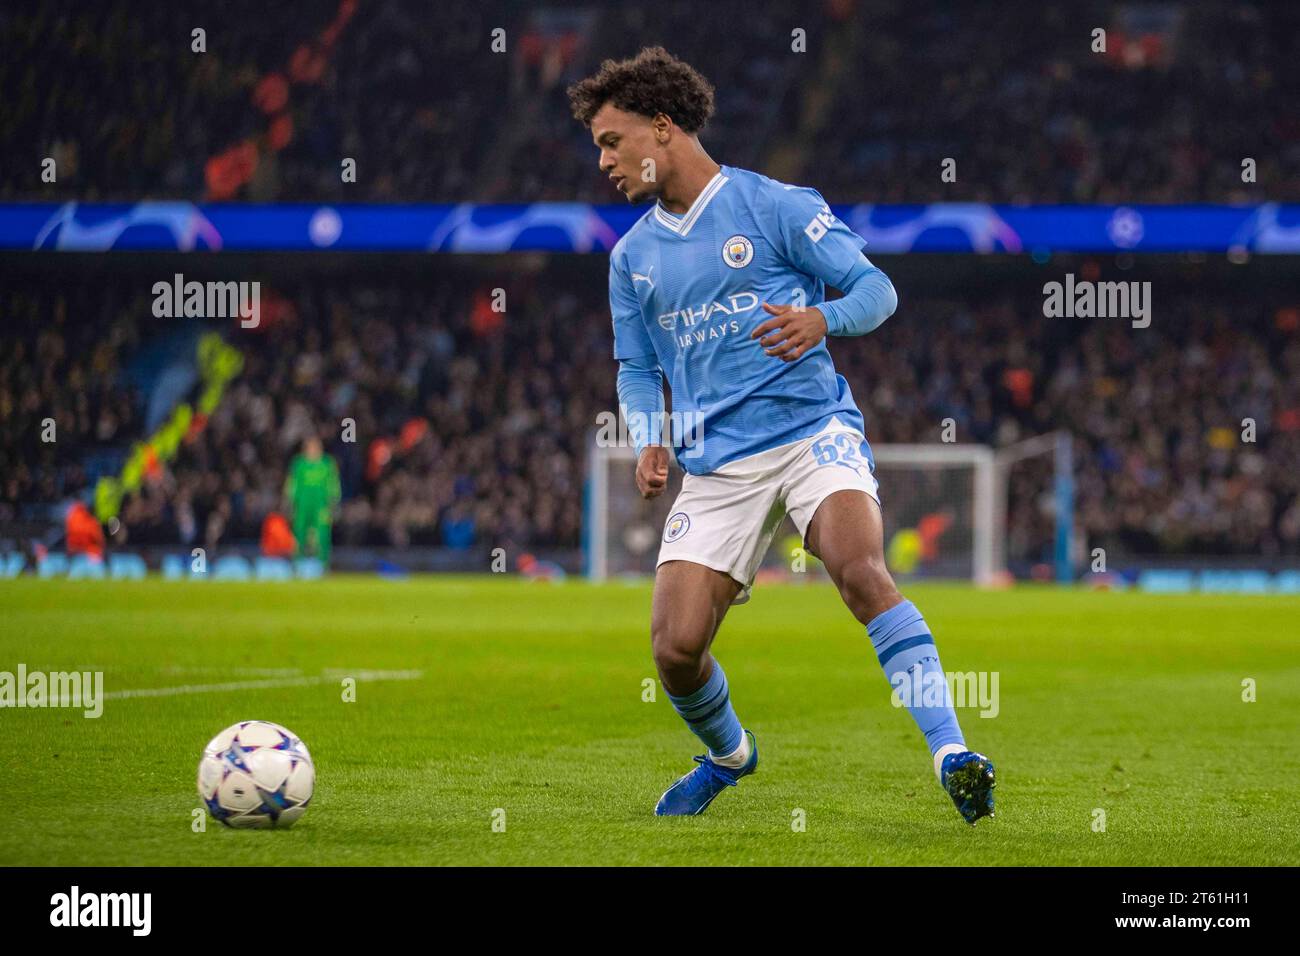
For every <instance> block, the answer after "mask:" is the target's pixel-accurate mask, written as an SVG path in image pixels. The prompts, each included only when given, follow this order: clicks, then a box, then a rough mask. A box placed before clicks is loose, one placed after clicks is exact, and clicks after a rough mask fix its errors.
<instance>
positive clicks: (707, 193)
mask: <svg viewBox="0 0 1300 956" xmlns="http://www.w3.org/2000/svg"><path fill="white" fill-rule="evenodd" d="M724 168H725V167H721V166H720V167H718V171H717V172H716V173H714V174H713V178H712V179H710V180H709V181H708V183H707V184H706V185H705V187H704V188H703V189H702V190H700V194H699V195H698V196H696V197H695V201H694V202H693V203H691V207H690V208H689V209H687V210H686V212H684V213H682V214H681V215H680V216H679V215H676V214H675V213H671V212H669V211H668V210H667V209H665V208H664V206H663V203H661V202H658V201H656V202H655V219H656V220H658V222H659V224H660V225H661V226H663V227H664V228H665V229H667V230H668V231H669V232H675V233H677V235H679V236H686V235H688V234H689V233H690V231H691V227H692V226H694V225H695V221H696V220H697V219H699V218H700V214H701V213H703V212H704V208H705V207H706V206H707V205H708V204H709V202H710V201H711V200H712V199H713V197H714V196H716V195H717V194H718V191H719V190H720V189H722V187H723V186H725V185H726V184H727V183H728V182H729V181H730V177H729V176H726V175H724V174H723V172H722V170H723V169H724Z"/></svg>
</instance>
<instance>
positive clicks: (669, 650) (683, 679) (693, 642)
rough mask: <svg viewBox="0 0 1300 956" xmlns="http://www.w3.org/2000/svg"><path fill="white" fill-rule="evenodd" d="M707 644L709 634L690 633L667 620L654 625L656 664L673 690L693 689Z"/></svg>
mask: <svg viewBox="0 0 1300 956" xmlns="http://www.w3.org/2000/svg"><path fill="white" fill-rule="evenodd" d="M707 645H708V637H707V635H704V634H691V633H687V632H686V631H685V630H684V629H683V628H681V627H680V626H677V627H675V626H673V625H672V624H665V625H662V626H660V627H654V628H652V629H651V647H652V652H653V654H654V661H655V667H656V668H657V669H658V671H659V678H660V680H661V681H662V682H663V684H664V686H665V687H666V688H668V690H669V692H670V693H678V692H681V693H689V692H690V690H691V689H692V684H693V683H694V682H697V678H698V677H699V674H700V671H701V669H702V665H703V662H704V652H705V650H706V648H707ZM683 688H685V689H684V690H683Z"/></svg>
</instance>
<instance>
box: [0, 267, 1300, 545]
mask: <svg viewBox="0 0 1300 956" xmlns="http://www.w3.org/2000/svg"><path fill="white" fill-rule="evenodd" d="M583 272H584V273H586V274H587V276H588V278H587V279H582V280H578V281H575V279H574V277H573V276H572V275H571V274H568V273H564V274H560V273H555V272H551V271H546V270H544V271H542V272H540V273H537V274H536V275H534V276H532V277H520V276H519V274H518V272H517V270H512V272H511V277H510V278H509V279H507V280H504V281H503V286H504V288H505V289H506V293H507V300H506V301H507V302H508V303H509V308H507V310H506V311H505V312H497V311H494V310H493V308H492V304H491V303H492V297H491V294H490V292H491V289H492V288H493V287H494V286H495V285H496V284H497V282H496V280H494V279H492V278H490V277H486V276H482V275H479V276H478V277H477V278H475V279H472V280H469V279H467V278H465V277H461V278H460V279H456V280H452V279H449V278H447V277H445V276H444V277H441V278H438V279H424V280H420V281H413V280H406V281H403V282H392V283H386V284H382V285H380V284H373V283H367V282H361V281H348V280H347V279H346V278H345V277H335V278H332V279H326V280H321V279H320V278H315V279H311V280H307V279H287V280H285V281H283V282H279V283H276V292H275V296H276V297H277V300H278V301H279V302H280V307H279V308H278V309H277V310H272V311H271V313H270V314H271V315H272V316H273V321H268V322H267V323H265V324H264V325H263V326H262V327H261V328H258V329H255V330H237V329H231V330H229V331H228V335H229V338H230V340H231V341H232V342H233V343H234V344H235V345H236V346H237V347H238V348H239V349H240V351H241V352H242V354H243V356H244V362H245V364H244V369H243V372H242V374H241V375H240V376H239V378H238V379H237V380H236V381H235V383H234V384H233V385H232V386H231V387H230V389H229V390H228V391H227V393H226V395H225V396H224V398H223V400H222V402H221V404H220V406H219V407H218V408H217V409H216V410H215V411H214V412H213V414H212V415H211V416H210V417H209V418H208V419H207V420H206V423H205V425H204V426H203V427H201V428H194V429H192V430H191V434H190V436H189V437H188V438H187V440H186V441H185V442H184V443H183V444H182V447H181V450H180V454H179V455H178V457H177V458H176V459H175V460H174V461H173V462H171V463H170V464H168V465H165V466H164V467H161V468H159V469H158V470H157V471H156V473H154V474H153V475H151V476H150V477H149V478H148V479H147V480H146V481H145V482H144V484H143V486H142V488H141V490H140V491H139V493H137V494H134V495H131V496H128V498H127V500H126V502H125V503H124V507H123V510H122V513H121V525H122V529H121V530H120V531H119V535H121V537H119V538H118V539H117V540H118V541H119V542H121V541H131V542H134V543H137V544H140V543H156V544H167V545H182V544H183V545H186V546H190V545H197V544H203V545H206V546H208V547H210V548H215V547H218V546H220V545H221V544H223V543H228V542H230V541H235V540H238V541H255V540H257V537H258V534H259V529H260V527H261V524H262V522H263V520H264V519H265V517H266V516H267V515H268V514H269V513H271V512H273V511H275V510H276V509H278V508H281V507H282V502H283V487H284V481H285V475H286V469H287V468H288V464H289V461H290V459H291V458H292V456H293V454H294V453H295V452H296V451H297V450H298V448H299V447H300V446H301V444H302V442H303V440H304V439H305V438H306V437H307V436H308V435H309V434H313V433H315V434H319V435H320V436H321V437H322V438H323V439H324V441H325V444H326V449H327V451H328V452H330V453H331V454H332V455H333V456H334V457H335V459H336V460H337V461H338V464H339V471H340V477H341V484H342V491H343V501H342V505H341V507H340V509H339V513H338V516H337V520H336V524H335V542H336V544H341V545H342V544H367V545H394V546H406V545H420V544H428V545H442V546H446V547H451V548H469V547H484V546H497V545H501V546H507V545H509V546H514V547H517V548H519V547H527V548H546V547H556V548H574V547H577V546H578V545H579V543H580V531H581V519H582V514H581V508H582V486H583V480H584V475H585V471H584V468H585V458H586V448H587V443H588V441H589V440H590V435H591V433H592V431H593V430H594V428H595V427H596V423H597V415H598V414H599V413H600V412H602V411H604V410H609V409H612V408H613V403H614V401H615V399H614V373H615V369H616V366H615V363H614V362H613V360H612V359H611V358H610V354H611V351H610V349H611V336H610V329H609V319H608V312H607V307H606V304H605V301H604V289H603V273H601V272H600V270H599V269H597V268H594V267H593V268H591V269H584V270H583ZM1171 284H1173V282H1172V280H1171ZM101 286H102V284H100V283H97V284H96V287H95V290H94V291H93V292H92V291H91V290H89V289H81V288H77V287H75V286H74V287H73V288H72V289H71V290H61V291H57V292H56V291H40V290H38V289H37V288H34V287H33V288H27V289H21V288H20V289H17V290H10V291H9V292H8V293H7V294H6V296H5V298H4V309H5V320H6V325H5V331H4V332H3V333H2V335H3V346H4V348H3V353H2V356H3V357H0V428H3V435H2V436H0V437H2V438H3V441H2V442H0V447H2V454H3V456H4V461H3V462H2V463H0V464H2V465H3V473H4V476H5V481H4V483H3V486H0V524H3V522H4V521H5V520H6V519H10V520H12V519H14V518H16V517H19V516H21V515H23V514H30V513H32V512H33V509H38V508H40V507H41V506H46V507H48V506H52V505H56V504H58V503H65V502H67V501H68V500H70V499H71V498H72V497H74V496H76V495H78V494H79V493H84V492H87V491H88V490H89V484H90V481H91V476H90V474H88V472H87V470H86V467H85V460H86V458H87V456H88V455H92V454H102V452H103V450H104V449H107V448H114V447H115V448H117V449H119V450H120V451H123V452H124V451H125V450H126V448H127V446H128V445H129V444H130V442H131V441H133V440H138V439H139V438H141V437H142V434H143V433H142V421H143V415H142V408H143V403H144V399H145V396H143V395H142V394H140V393H139V392H137V391H134V390H132V389H131V388H129V387H125V386H124V385H123V384H122V383H123V381H124V378H125V375H124V371H123V369H124V363H125V362H126V361H127V359H128V357H129V354H130V352H131V350H132V349H133V348H137V347H138V346H139V344H140V343H141V342H144V341H147V339H148V333H149V330H148V329H147V328H145V325H146V323H148V322H150V321H154V322H156V321H157V320H151V319H145V320H141V319H139V318H138V316H140V315H147V314H148V313H147V309H146V302H145V301H143V300H142V301H139V302H136V303H135V304H134V305H132V302H131V296H130V294H129V291H128V289H127V288H126V286H125V284H122V283H118V284H117V285H114V284H113V283H110V284H109V289H108V291H107V292H105V291H104V289H103V288H102V287H101ZM1026 290H1027V291H1026ZM1035 291H1036V286H1035V285H1034V284H1033V283H1024V282H1020V283H1014V284H1008V285H1006V286H1005V287H1002V288H990V290H989V292H988V294H987V295H980V296H969V295H963V296H962V297H961V298H955V297H954V298H947V297H944V296H941V295H931V296H926V295H924V294H916V293H910V294H908V295H907V296H906V297H905V300H904V303H903V305H902V307H901V309H900V312H899V314H898V315H896V316H895V317H894V318H892V319H890V320H889V321H888V322H886V323H885V325H884V326H882V327H881V328H880V329H879V330H878V331H876V332H875V333H873V334H872V335H870V336H867V337H865V338H864V339H838V340H832V343H831V348H832V354H833V356H834V357H835V360H836V364H837V366H838V367H839V369H840V371H841V372H842V374H844V375H845V376H846V378H848V380H849V382H850V384H851V386H852V387H853V390H854V394H855V396H856V397H857V399H858V401H859V403H860V404H861V406H862V407H863V410H864V413H865V414H866V416H867V428H868V436H869V437H870V439H871V440H872V442H873V443H883V442H916V441H922V442H934V441H938V440H939V439H940V430H941V428H942V426H943V421H944V419H947V418H952V419H954V420H955V422H956V425H957V438H958V440H960V441H979V442H985V443H990V444H993V445H1005V444H1008V443H1010V442H1013V441H1016V440H1018V439H1021V438H1026V437H1029V436H1032V435H1037V434H1042V433H1044V432H1047V431H1050V430H1052V429H1054V428H1068V429H1069V430H1070V431H1071V432H1072V433H1073V434H1074V436H1075V441H1076V454H1077V467H1076V485H1077V492H1078V510H1077V516H1078V521H1079V524H1080V526H1081V530H1082V531H1083V532H1084V534H1085V535H1086V540H1087V542H1088V545H1089V547H1096V546H1102V547H1107V548H1108V549H1110V548H1113V549H1115V550H1116V551H1117V552H1119V553H1126V554H1147V555H1158V554H1172V553H1191V552H1203V553H1210V554H1257V555H1265V556H1267V555H1280V554H1286V555H1297V554H1300V312H1298V311H1297V308H1296V305H1295V304H1294V303H1293V302H1286V301H1277V300H1276V298H1277V297H1271V298H1270V297H1259V296H1256V297H1254V299H1252V298H1251V297H1239V296H1236V295H1229V294H1223V295H1217V296H1214V295H1206V294H1201V295H1193V294H1186V295H1182V296H1180V297H1178V298H1177V299H1172V298H1171V299H1169V301H1167V302H1164V303H1163V305H1162V314H1163V315H1165V316H1167V319H1166V320H1165V321H1158V322H1153V324H1152V325H1151V327H1150V328H1147V329H1133V328H1130V327H1129V326H1128V324H1127V323H1119V324H1116V323H1115V322H1113V321H1110V322H1108V321H1106V320H1095V321H1091V322H1089V321H1063V320H1051V319H1046V318H1043V316H1042V302H1041V298H1037V299H1036V298H1034V297H1033V293H1034V292H1035ZM976 299H977V300H978V301H980V302H981V303H982V304H980V305H972V304H971V301H972V300H976ZM1255 299H1259V300H1261V301H1255ZM95 317H98V321H94V318H95ZM154 331H155V332H156V331H157V330H154ZM46 418H54V419H55V420H56V422H57V426H58V428H59V432H58V436H59V438H58V442H57V443H50V444H47V443H42V442H41V440H40V431H41V423H42V421H43V420H44V419H46ZM1245 419H1252V420H1253V422H1254V426H1253V429H1254V433H1253V435H1252V436H1251V437H1253V438H1254V440H1253V441H1249V440H1243V435H1244V434H1246V432H1245V431H1244V429H1245V427H1246V424H1247V423H1246V422H1245V421H1244V420H1245ZM349 429H350V431H349ZM349 437H354V438H355V440H354V441H350V440H347V439H348V438H349ZM629 480H630V477H629ZM1045 491H1046V488H1045V486H1044V485H1043V484H1042V483H1041V482H1039V483H1037V484H1035V483H1034V482H1033V481H1030V480H1028V478H1025V479H1023V480H1020V481H1018V482H1017V483H1015V484H1013V494H1012V501H1011V513H1010V516H1009V517H1010V522H1011V532H1012V540H1013V543H1014V542H1019V545H1017V547H1019V548H1020V549H1021V550H1022V551H1023V552H1025V555H1029V556H1038V553H1039V552H1041V550H1042V548H1043V547H1045V542H1050V530H1048V529H1049V528H1050V520H1049V519H1048V518H1047V517H1046V512H1045V508H1044V505H1043V502H1042V500H1041V499H1042V497H1043V494H1044V492H1045ZM884 493H885V494H886V495H888V488H885V489H884ZM1035 549H1038V550H1037V551H1035ZM1022 556H1024V555H1022Z"/></svg>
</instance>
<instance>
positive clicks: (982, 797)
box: [939, 750, 997, 826]
mask: <svg viewBox="0 0 1300 956" xmlns="http://www.w3.org/2000/svg"><path fill="white" fill-rule="evenodd" d="M939 782H940V783H941V784H943V789H945V790H947V791H948V796H950V797H952V802H953V803H955V804H956V805H957V812H958V813H960V814H961V815H962V819H964V820H965V821H966V822H967V823H969V824H970V825H971V826H974V825H975V821H976V820H978V819H979V818H980V817H991V816H993V788H994V787H996V786H997V782H996V781H995V780H994V779H993V761H991V760H989V758H988V757H986V756H984V755H983V754H977V753H974V752H972V751H970V750H967V751H964V752H962V753H959V754H948V756H946V757H944V758H943V764H942V766H941V768H940V777H939Z"/></svg>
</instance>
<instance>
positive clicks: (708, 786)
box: [655, 730, 758, 817]
mask: <svg viewBox="0 0 1300 956" xmlns="http://www.w3.org/2000/svg"><path fill="white" fill-rule="evenodd" d="M745 734H746V735H747V736H748V737H749V759H748V760H747V761H745V765H744V766H743V767H737V768H735V769H732V768H731V767H720V766H718V765H717V764H716V763H714V762H713V761H712V760H710V759H709V755H708V754H703V755H701V756H699V757H695V758H694V760H695V762H696V763H698V764H699V766H698V767H696V768H695V769H694V770H692V771H691V772H690V773H688V774H686V776H684V777H682V778H681V779H679V780H678V781H677V782H676V783H674V784H673V785H672V786H671V787H669V788H668V790H667V791H666V792H665V793H664V795H663V796H662V797H660V798H659V803H658V804H656V805H655V816H657V817H693V816H696V815H698V814H701V813H703V812H704V811H705V809H706V808H707V807H708V805H709V804H710V803H712V802H713V798H714V797H716V796H717V795H718V794H720V793H721V792H722V791H723V790H726V789H727V788H728V787H734V786H735V785H736V784H737V783H739V782H740V778H741V777H747V776H749V775H750V774H751V773H753V772H754V770H755V769H757V767H758V741H757V740H755V739H754V735H753V734H751V733H750V732H749V731H748V730H747V731H745Z"/></svg>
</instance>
